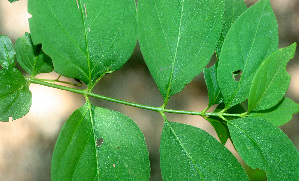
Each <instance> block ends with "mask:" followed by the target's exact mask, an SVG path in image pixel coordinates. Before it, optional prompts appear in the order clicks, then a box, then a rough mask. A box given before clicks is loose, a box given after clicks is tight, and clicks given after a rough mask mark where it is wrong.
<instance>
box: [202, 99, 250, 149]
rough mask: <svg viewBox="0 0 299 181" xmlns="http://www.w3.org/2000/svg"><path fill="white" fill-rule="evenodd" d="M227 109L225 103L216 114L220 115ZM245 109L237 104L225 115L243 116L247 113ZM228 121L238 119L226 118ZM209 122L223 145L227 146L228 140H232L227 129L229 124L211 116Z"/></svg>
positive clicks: (220, 105)
mask: <svg viewBox="0 0 299 181" xmlns="http://www.w3.org/2000/svg"><path fill="white" fill-rule="evenodd" d="M224 108H225V105H224V104H223V103H221V104H219V105H218V106H217V108H216V109H215V110H214V113H219V112H220V111H222V110H223V109H224ZM245 112H246V111H245V109H244V108H243V106H242V105H241V104H237V105H235V106H233V107H231V108H229V109H228V110H227V111H226V112H225V113H230V114H242V113H245ZM225 118H226V119H227V120H233V119H236V117H228V116H226V117H225ZM207 120H208V121H209V122H210V123H211V125H212V126H213V128H214V129H215V131H216V133H217V136H218V138H219V140H220V142H221V143H222V144H225V143H226V141H227V139H228V138H230V135H229V130H228V127H227V123H226V122H225V121H223V120H222V119H221V118H219V117H215V116H209V117H208V118H207Z"/></svg>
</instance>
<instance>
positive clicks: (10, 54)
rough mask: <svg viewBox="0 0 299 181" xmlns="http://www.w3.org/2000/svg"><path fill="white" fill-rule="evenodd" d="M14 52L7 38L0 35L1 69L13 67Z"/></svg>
mask: <svg viewBox="0 0 299 181" xmlns="http://www.w3.org/2000/svg"><path fill="white" fill-rule="evenodd" d="M15 56H16V51H15V49H14V47H13V44H12V42H11V41H10V39H9V38H8V36H4V35H0V65H1V66H2V67H3V68H6V69H7V68H9V67H15V66H16V64H15Z"/></svg>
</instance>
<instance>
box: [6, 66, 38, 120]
mask: <svg viewBox="0 0 299 181" xmlns="http://www.w3.org/2000/svg"><path fill="white" fill-rule="evenodd" d="M31 103H32V95H31V92H30V90H29V83H28V82H27V81H26V80H25V78H24V77H23V75H22V73H21V72H20V71H19V70H17V69H16V68H9V69H4V68H3V69H0V121H9V117H11V118H12V120H15V119H18V118H21V117H23V116H24V115H26V114H27V113H28V112H29V109H30V106H31Z"/></svg>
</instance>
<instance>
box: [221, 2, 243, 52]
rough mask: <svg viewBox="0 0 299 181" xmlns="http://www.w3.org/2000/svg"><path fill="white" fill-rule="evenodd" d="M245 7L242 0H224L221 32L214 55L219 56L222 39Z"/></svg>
mask: <svg viewBox="0 0 299 181" xmlns="http://www.w3.org/2000/svg"><path fill="white" fill-rule="evenodd" d="M246 9H247V6H246V4H245V3H244V0H224V15H223V19H224V23H223V28H222V33H221V36H220V39H219V42H218V45H217V48H216V55H217V57H218V58H219V57H220V52H221V48H222V45H223V42H224V39H225V37H226V35H227V33H228V31H229V29H230V27H231V26H232V24H233V23H234V21H235V20H236V19H237V18H238V17H239V16H240V15H241V14H242V13H243V12H244V11H245V10H246Z"/></svg>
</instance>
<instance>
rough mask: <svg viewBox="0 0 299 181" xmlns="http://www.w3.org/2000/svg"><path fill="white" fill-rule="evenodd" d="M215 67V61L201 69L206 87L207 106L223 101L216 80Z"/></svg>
mask: <svg viewBox="0 0 299 181" xmlns="http://www.w3.org/2000/svg"><path fill="white" fill-rule="evenodd" d="M217 67H218V63H217V62H216V63H215V64H214V65H213V66H212V67H210V68H205V69H204V71H203V73H204V78H205V82H206V85H207V88H208V96H209V107H211V106H212V105H214V104H219V103H221V102H223V99H222V97H221V92H220V89H219V86H218V82H217Z"/></svg>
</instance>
